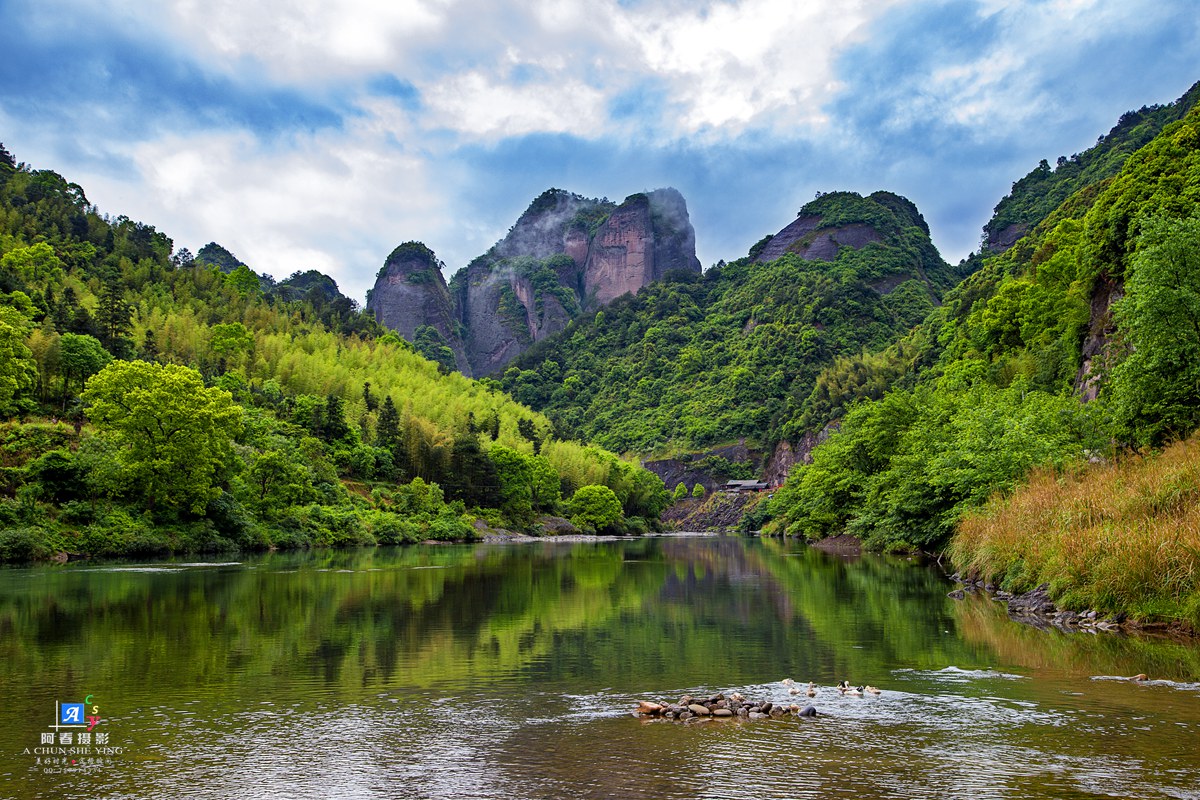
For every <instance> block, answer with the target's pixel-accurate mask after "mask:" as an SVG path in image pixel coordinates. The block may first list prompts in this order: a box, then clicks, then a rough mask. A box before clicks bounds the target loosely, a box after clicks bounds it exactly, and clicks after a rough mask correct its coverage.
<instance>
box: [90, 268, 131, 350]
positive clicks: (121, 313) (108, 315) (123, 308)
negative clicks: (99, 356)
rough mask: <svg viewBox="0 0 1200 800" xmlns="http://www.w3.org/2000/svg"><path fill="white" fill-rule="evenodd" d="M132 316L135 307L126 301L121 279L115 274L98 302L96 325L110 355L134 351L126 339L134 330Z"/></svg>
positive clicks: (107, 280) (110, 277)
mask: <svg viewBox="0 0 1200 800" xmlns="http://www.w3.org/2000/svg"><path fill="white" fill-rule="evenodd" d="M132 316H133V305H132V304H130V302H129V301H128V300H126V299H125V290H124V288H123V287H122V286H121V281H120V279H119V278H118V277H117V276H116V275H115V274H113V275H111V276H109V277H108V279H106V280H105V281H104V286H103V287H102V288H101V289H100V297H99V299H98V300H97V302H96V324H97V325H98V326H99V328H100V341H101V342H102V343H103V344H104V348H105V349H106V350H108V351H109V352H110V353H116V354H117V355H124V354H125V353H126V351H127V350H131V349H132V348H131V346H130V344H129V342H128V341H127V340H126V339H125V337H126V336H128V335H129V332H130V331H131V330H132V329H133V323H132V322H130V318H131V317H132Z"/></svg>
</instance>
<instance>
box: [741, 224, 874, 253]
mask: <svg viewBox="0 0 1200 800" xmlns="http://www.w3.org/2000/svg"><path fill="white" fill-rule="evenodd" d="M821 223H822V218H821V217H820V216H813V215H807V216H801V217H797V218H796V219H795V220H794V221H793V222H792V223H791V224H790V225H788V226H787V227H785V228H784V229H783V230H781V231H780V232H779V233H777V234H775V236H773V237H771V241H770V242H768V243H767V246H766V247H764V248H763V249H762V251H760V252H759V254H758V258H757V259H755V260H756V261H774V260H775V259H777V258H779V257H780V256H782V255H783V254H784V253H795V254H796V255H798V256H800V257H801V258H803V259H806V260H808V261H833V260H835V259H836V258H837V254H838V250H839V249H841V248H842V247H852V248H854V249H855V250H858V249H859V248H862V247H865V246H866V245H867V244H869V243H871V242H881V241H883V237H882V236H881V235H880V234H879V231H877V230H875V229H874V228H872V227H871V226H870V225H867V224H865V223H852V224H849V225H840V226H833V227H822V225H821Z"/></svg>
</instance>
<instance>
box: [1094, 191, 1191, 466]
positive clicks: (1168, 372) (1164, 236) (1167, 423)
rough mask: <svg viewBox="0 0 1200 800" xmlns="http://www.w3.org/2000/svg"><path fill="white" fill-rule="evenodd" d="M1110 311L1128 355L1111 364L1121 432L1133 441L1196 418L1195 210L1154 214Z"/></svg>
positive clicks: (1156, 440) (1177, 430) (1154, 439)
mask: <svg viewBox="0 0 1200 800" xmlns="http://www.w3.org/2000/svg"><path fill="white" fill-rule="evenodd" d="M1138 244H1139V248H1138V251H1137V253H1136V254H1135V255H1134V257H1133V259H1132V261H1131V264H1130V268H1129V274H1128V276H1127V277H1126V281H1125V298H1124V299H1123V300H1121V301H1120V302H1119V303H1118V304H1117V306H1116V308H1115V310H1114V316H1115V317H1116V320H1117V326H1118V330H1119V331H1120V332H1121V334H1122V336H1123V337H1124V343H1125V344H1126V345H1127V346H1128V347H1129V348H1130V352H1129V355H1128V356H1127V357H1126V358H1125V359H1124V361H1122V362H1121V363H1120V364H1118V365H1117V366H1116V368H1114V370H1113V383H1112V396H1113V401H1114V412H1115V417H1116V424H1117V431H1118V434H1119V435H1120V436H1121V438H1123V439H1124V440H1125V441H1127V442H1129V443H1131V444H1137V445H1147V444H1150V445H1159V444H1163V443H1164V442H1167V441H1169V440H1171V439H1181V438H1183V437H1185V436H1187V435H1188V434H1189V433H1191V432H1192V431H1193V430H1195V429H1196V426H1197V425H1198V424H1200V214H1193V215H1192V216H1191V217H1188V218H1187V219H1182V220H1172V219H1169V218H1165V217H1152V218H1149V219H1147V220H1145V221H1144V222H1143V224H1142V235H1141V237H1140V238H1139V240H1138Z"/></svg>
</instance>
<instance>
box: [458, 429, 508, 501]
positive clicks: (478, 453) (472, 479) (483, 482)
mask: <svg viewBox="0 0 1200 800" xmlns="http://www.w3.org/2000/svg"><path fill="white" fill-rule="evenodd" d="M450 473H451V475H452V476H453V478H454V482H453V483H450V484H449V485H448V486H449V489H450V492H449V494H450V498H451V499H453V500H462V501H463V502H464V503H466V504H467V505H469V506H486V505H487V504H488V501H489V500H492V499H493V498H495V497H496V489H497V488H498V487H499V486H500V479H499V477H498V476H497V474H496V465H495V464H493V463H492V460H491V459H490V458H488V456H487V454H486V453H484V452H483V450H482V449H481V448H480V447H479V437H478V436H477V435H476V434H473V433H470V432H469V431H466V432H463V433H460V434H458V435H457V436H455V437H454V444H453V445H452V446H451V449H450Z"/></svg>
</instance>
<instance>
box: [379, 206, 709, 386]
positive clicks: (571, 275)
mask: <svg viewBox="0 0 1200 800" xmlns="http://www.w3.org/2000/svg"><path fill="white" fill-rule="evenodd" d="M414 244H415V243H409V244H408V245H402V246H401V247H399V248H397V250H396V252H394V253H393V254H392V256H390V257H389V258H388V262H387V264H386V265H385V266H384V269H383V270H381V271H380V273H379V278H378V280H377V281H376V284H375V289H374V290H372V293H371V299H370V302H369V303H368V308H370V309H371V310H373V311H374V312H375V316H376V319H378V320H379V321H380V322H381V323H383V324H384V325H386V326H387V327H389V328H392V329H393V330H395V331H397V332H398V333H400V334H401V335H402V336H404V337H405V338H406V339H409V340H410V341H412V340H413V336H414V332H415V331H416V329H417V328H418V327H420V326H423V325H425V326H431V327H433V328H435V329H437V331H438V332H439V333H440V334H441V335H442V336H443V338H444V339H445V341H446V343H447V344H448V345H449V346H450V347H451V348H452V349H453V350H454V352H455V355H456V357H457V362H458V364H459V369H460V370H461V371H462V372H463V373H464V374H468V375H475V376H483V375H489V374H494V373H496V372H498V371H500V370H501V369H503V368H504V366H505V365H507V364H508V362H510V361H511V360H512V359H513V358H515V357H516V356H517V355H518V354H520V353H521V352H523V351H524V350H526V349H528V347H529V346H530V345H531V344H533V343H534V342H537V341H539V340H541V339H544V338H546V337H547V336H550V335H551V334H554V333H558V332H559V331H561V330H563V329H564V328H565V327H566V326H567V324H568V323H569V322H570V321H571V320H572V319H573V318H574V317H575V316H576V315H578V314H579V313H580V311H581V310H582V309H584V308H588V307H592V306H596V305H603V304H606V303H608V302H610V301H612V300H613V299H615V298H617V297H620V296H621V295H623V294H625V293H626V292H636V291H637V290H638V289H640V288H642V287H643V286H645V285H646V284H647V283H650V282H651V281H655V280H659V279H661V278H662V277H663V276H664V275H666V273H668V272H670V271H672V270H688V271H690V272H695V273H699V272H700V261H699V259H697V258H696V233H695V230H694V229H693V228H692V224H691V221H690V220H689V219H688V213H687V203H686V202H685V201H684V199H683V195H681V194H680V193H679V192H678V191H676V190H675V189H656V190H655V191H653V192H648V193H644V194H635V195H631V196H630V197H628V198H626V200H625V201H624V202H623V203H621V204H620V205H619V206H618V205H616V204H615V203H612V202H610V201H609V200H607V199H605V200H598V199H591V198H586V197H581V196H580V195H577V194H572V193H570V192H566V191H563V190H561V189H550V190H548V191H546V192H543V193H542V194H541V195H540V196H538V197H537V198H536V199H535V200H534V201H533V202H532V203H531V204H530V205H529V208H527V209H526V210H525V212H524V213H522V214H521V216H520V217H519V218H518V219H517V222H516V224H514V225H513V227H512V229H511V230H509V232H508V234H507V235H506V236H505V237H504V238H503V239H501V240H500V241H499V242H497V243H496V244H495V245H494V246H493V247H492V248H491V249H490V250H489V251H488V252H487V253H485V254H483V255H482V256H479V257H478V258H476V259H475V260H474V261H472V262H471V263H470V264H469V265H467V266H466V267H464V268H463V269H461V270H459V271H458V272H457V273H456V274H455V275H454V278H453V280H451V282H450V285H449V287H448V290H447V287H446V286H445V284H444V283H443V282H442V281H441V274H440V271H439V270H438V269H436V268H433V267H431V266H430V264H431V263H432V264H436V258H434V257H433V254H432V253H430V252H429V251H428V249H427V248H425V247H424V245H420V248H421V249H422V250H424V252H423V253H422V252H418V251H416V250H415V249H414V248H412V247H410V245H414ZM405 248H409V250H406V251H405V252H404V253H401V251H402V250H404V249H405ZM410 251H411V252H410ZM431 269H432V271H433V273H437V275H436V277H430V276H429V274H428V273H429V270H431ZM447 309H449V311H447ZM460 330H461V331H464V334H463V336H462V337H461V339H460V338H459V337H458V336H457V331H460Z"/></svg>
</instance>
